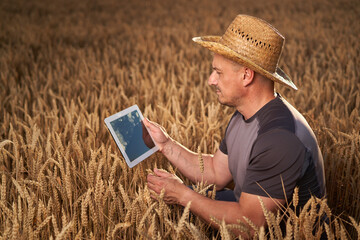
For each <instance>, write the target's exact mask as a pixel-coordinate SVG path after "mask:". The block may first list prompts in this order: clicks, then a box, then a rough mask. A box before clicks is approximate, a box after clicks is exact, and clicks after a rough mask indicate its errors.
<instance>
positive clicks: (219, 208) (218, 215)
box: [180, 190, 251, 234]
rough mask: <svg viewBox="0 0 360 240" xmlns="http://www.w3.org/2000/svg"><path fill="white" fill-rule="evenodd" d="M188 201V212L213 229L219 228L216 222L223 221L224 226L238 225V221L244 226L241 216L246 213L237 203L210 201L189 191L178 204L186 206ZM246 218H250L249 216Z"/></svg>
mask: <svg viewBox="0 0 360 240" xmlns="http://www.w3.org/2000/svg"><path fill="white" fill-rule="evenodd" d="M189 201H191V205H190V211H191V212H192V213H193V214H195V215H196V216H198V217H200V218H201V219H203V220H204V221H205V222H207V223H209V224H210V225H211V226H212V227H214V228H217V229H218V228H219V225H218V224H217V223H216V222H217V221H216V220H219V221H222V220H224V221H225V223H226V224H238V223H239V221H241V222H243V223H245V224H246V221H245V220H244V218H243V216H246V214H247V213H246V212H245V211H243V209H242V208H241V206H240V204H239V203H238V202H227V201H216V200H212V199H210V198H207V197H204V196H203V195H201V194H198V193H196V192H194V191H191V190H190V191H188V192H187V193H185V194H184V195H183V197H182V199H181V200H180V204H181V205H182V206H186V204H187V203H188V202H189ZM246 217H250V218H251V216H246ZM236 234H239V232H236Z"/></svg>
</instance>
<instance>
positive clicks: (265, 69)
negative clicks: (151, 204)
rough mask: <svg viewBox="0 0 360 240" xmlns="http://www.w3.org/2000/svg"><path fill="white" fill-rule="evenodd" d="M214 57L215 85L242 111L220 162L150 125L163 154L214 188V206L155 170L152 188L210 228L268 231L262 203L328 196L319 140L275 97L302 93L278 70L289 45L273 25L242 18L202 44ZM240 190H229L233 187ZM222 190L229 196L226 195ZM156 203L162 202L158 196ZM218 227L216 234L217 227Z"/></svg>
mask: <svg viewBox="0 0 360 240" xmlns="http://www.w3.org/2000/svg"><path fill="white" fill-rule="evenodd" d="M193 41H195V42H196V43H198V44H200V45H201V46H203V47H205V48H208V49H209V50H210V51H212V52H213V53H214V56H213V61H212V69H213V71H212V73H211V75H210V77H209V80H208V84H209V85H211V86H213V87H214V89H216V94H217V95H218V100H219V102H220V103H221V104H224V105H227V106H231V107H234V108H235V113H234V114H233V116H232V118H231V120H230V122H229V123H228V126H227V129H226V132H225V136H224V138H223V140H222V142H221V144H220V147H219V149H218V150H217V151H216V152H215V154H214V155H205V154H203V162H204V172H203V173H202V172H201V171H200V167H199V161H198V154H197V153H194V152H192V151H190V150H188V149H187V148H185V147H184V146H182V145H181V144H180V143H178V142H176V141H174V140H173V139H172V138H171V137H170V136H169V135H168V134H167V133H166V132H165V130H164V128H163V127H161V126H159V125H158V124H156V123H153V122H150V121H148V120H145V121H144V123H145V125H146V126H147V127H148V128H149V131H150V133H151V135H152V136H153V139H154V141H155V142H156V144H157V145H158V146H159V149H160V151H161V152H162V153H163V154H164V155H165V157H166V158H167V159H168V160H169V161H170V162H171V163H172V164H173V165H175V167H176V168H177V169H178V170H179V171H180V172H181V173H183V174H184V175H185V176H186V177H187V178H189V179H190V180H191V181H193V182H197V181H201V180H202V179H203V180H204V181H206V182H207V183H209V184H215V185H216V190H217V194H216V195H217V197H216V199H215V200H212V199H211V198H208V197H204V196H202V195H201V194H199V193H197V192H195V191H193V190H192V189H191V188H189V187H187V186H186V185H184V184H183V183H182V182H181V181H180V180H179V179H178V178H177V177H176V176H174V175H172V174H170V173H167V172H165V171H161V170H159V169H154V174H149V175H148V176H147V186H148V188H149V189H150V190H152V191H154V192H155V193H156V194H160V193H161V190H162V189H164V190H165V193H164V200H165V201H166V202H167V203H169V204H180V205H182V206H186V205H187V203H188V202H191V206H190V211H191V212H192V213H194V214H195V215H197V216H199V217H201V218H202V219H204V220H205V221H207V222H209V223H212V224H214V223H213V222H212V221H211V217H215V218H217V219H219V220H222V219H224V220H225V222H226V223H228V224H229V223H237V220H240V221H243V222H245V220H244V218H243V216H245V217H247V218H248V219H250V220H251V221H252V222H253V223H255V224H256V225H258V226H263V225H266V222H265V217H264V214H263V210H262V207H261V205H260V201H259V199H261V200H262V202H263V203H264V205H265V207H266V208H267V209H268V210H271V211H276V210H278V209H279V206H280V205H279V204H282V205H284V206H286V201H288V202H290V201H291V199H292V196H293V192H294V189H295V187H298V188H299V205H304V204H305V203H306V202H307V200H308V199H309V198H310V197H311V195H314V196H316V197H319V198H321V197H324V196H325V180H324V167H323V159H322V155H321V152H320V149H319V147H318V144H317V141H316V138H315V135H314V133H313V131H312V130H311V128H310V127H309V125H308V123H307V122H306V120H305V119H304V117H303V116H302V115H301V114H300V113H299V112H298V111H297V110H296V109H295V108H294V107H293V106H291V105H290V104H289V103H288V102H287V101H286V100H285V99H284V98H283V97H282V96H281V95H280V94H278V93H276V92H275V90H274V83H275V82H276V83H280V84H283V85H285V86H287V87H290V88H292V89H295V90H297V88H296V86H295V85H294V83H293V82H292V81H291V80H290V78H289V77H288V76H287V75H286V74H285V73H284V72H283V71H282V70H281V69H280V68H279V67H278V62H279V59H280V55H281V51H282V49H283V46H284V37H283V36H282V35H281V34H280V33H279V32H278V31H277V30H276V29H275V28H274V27H273V26H271V25H270V24H269V23H267V22H265V21H263V20H261V19H258V18H255V17H251V16H246V15H238V16H237V17H236V18H235V20H234V21H233V22H232V23H231V24H230V26H229V27H228V29H227V30H226V32H225V34H224V35H223V36H221V37H220V36H219V37H218V36H206V37H195V38H193ZM232 180H233V181H234V184H235V187H234V190H224V187H225V186H227V184H229V183H230V182H231V181H232ZM219 190H222V191H219ZM152 197H155V194H153V196H152ZM215 227H216V226H215Z"/></svg>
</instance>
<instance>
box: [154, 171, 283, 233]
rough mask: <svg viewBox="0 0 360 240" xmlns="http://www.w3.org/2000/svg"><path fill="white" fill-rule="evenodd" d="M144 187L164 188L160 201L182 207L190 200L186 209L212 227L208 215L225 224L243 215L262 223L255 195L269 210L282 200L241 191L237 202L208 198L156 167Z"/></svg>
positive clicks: (156, 189)
mask: <svg viewBox="0 0 360 240" xmlns="http://www.w3.org/2000/svg"><path fill="white" fill-rule="evenodd" d="M148 187H149V189H151V190H152V191H154V192H156V193H157V194H160V193H161V190H162V189H164V190H165V194H164V201H165V202H167V203H170V204H179V205H182V206H186V205H187V203H188V202H191V206H190V211H191V212H193V213H194V214H196V215H197V216H199V217H201V218H202V219H204V220H205V221H206V222H208V223H211V224H212V225H213V226H214V227H218V226H217V225H216V224H215V223H214V222H212V221H211V217H215V218H216V219H218V220H220V221H221V220H223V219H224V221H225V222H226V223H227V224H231V223H238V220H240V221H242V222H244V223H245V224H247V223H246V221H245V220H244V218H243V216H245V217H247V218H249V219H250V220H251V221H252V222H253V223H254V224H255V225H257V226H263V225H266V221H265V216H264V213H263V210H262V208H261V205H260V202H259V198H260V199H261V200H262V201H263V203H264V205H265V207H266V208H267V209H268V210H270V211H273V212H274V211H276V210H277V209H278V208H279V204H284V203H285V200H283V199H271V198H268V197H263V196H258V195H254V194H249V193H244V192H243V193H242V194H241V197H240V199H239V202H226V201H217V200H212V199H210V198H207V197H204V196H203V195H201V194H199V193H197V192H195V191H193V190H191V189H189V188H188V187H186V186H185V185H184V184H182V183H181V182H179V181H178V180H176V178H175V177H174V175H172V174H170V173H168V172H165V171H161V170H158V169H155V175H148ZM152 197H154V198H155V197H156V196H154V195H153V196H152Z"/></svg>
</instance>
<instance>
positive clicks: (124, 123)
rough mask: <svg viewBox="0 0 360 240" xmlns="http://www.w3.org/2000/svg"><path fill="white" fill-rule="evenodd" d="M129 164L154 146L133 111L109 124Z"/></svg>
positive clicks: (138, 117) (138, 116) (137, 115)
mask: <svg viewBox="0 0 360 240" xmlns="http://www.w3.org/2000/svg"><path fill="white" fill-rule="evenodd" d="M110 124H111V126H112V128H113V129H114V131H115V134H116V136H117V138H118V139H119V142H120V144H121V146H122V147H123V149H124V150H125V152H126V154H127V156H128V157H129V160H130V162H132V161H134V160H135V159H136V158H138V157H139V156H141V155H142V154H144V153H145V152H147V151H148V150H149V149H151V148H152V147H154V146H155V144H154V142H153V141H152V140H151V138H150V137H149V136H150V135H149V133H148V132H147V130H146V128H145V126H144V125H143V123H142V121H141V118H140V115H139V113H138V112H137V111H136V110H135V111H132V112H129V113H128V114H126V115H124V116H122V117H120V118H118V119H115V120H113V121H111V122H110Z"/></svg>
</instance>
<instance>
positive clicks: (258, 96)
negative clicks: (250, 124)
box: [236, 89, 275, 120]
mask: <svg viewBox="0 0 360 240" xmlns="http://www.w3.org/2000/svg"><path fill="white" fill-rule="evenodd" d="M274 98H275V93H274V90H272V91H269V90H266V89H265V90H264V89H263V90H260V91H259V90H257V91H250V92H249V94H248V97H247V98H246V100H245V101H244V102H243V103H242V104H241V106H237V107H236V109H237V110H238V111H239V112H240V113H241V114H242V115H243V116H244V118H245V120H247V119H249V118H251V117H252V116H254V114H255V113H256V112H258V111H259V110H260V109H261V108H262V107H263V106H265V105H266V104H267V103H268V102H270V101H271V100H273V99H274Z"/></svg>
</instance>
